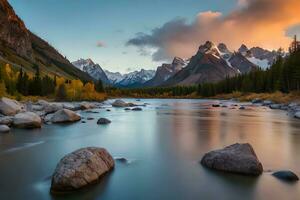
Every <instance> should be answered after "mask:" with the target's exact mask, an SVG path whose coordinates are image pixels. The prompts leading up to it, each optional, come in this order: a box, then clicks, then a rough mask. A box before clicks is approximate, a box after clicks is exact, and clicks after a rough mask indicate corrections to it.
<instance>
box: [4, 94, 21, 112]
mask: <svg viewBox="0 0 300 200" xmlns="http://www.w3.org/2000/svg"><path fill="white" fill-rule="evenodd" d="M23 108H24V107H23V105H22V104H20V103H19V102H18V101H15V100H12V99H9V98H6V97H2V98H1V100H0V113H2V114H3V115H9V116H11V115H15V114H17V113H18V112H20V111H21V110H22V109H23Z"/></svg>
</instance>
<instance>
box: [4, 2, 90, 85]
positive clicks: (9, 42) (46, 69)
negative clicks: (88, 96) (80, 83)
mask: <svg viewBox="0 0 300 200" xmlns="http://www.w3.org/2000/svg"><path fill="white" fill-rule="evenodd" d="M0 24H1V26H0V60H2V62H5V61H9V62H11V63H14V64H15V65H13V66H22V67H23V68H24V69H25V71H28V72H31V73H34V71H35V70H34V67H35V65H38V66H39V67H40V71H41V73H42V74H48V75H55V74H56V75H58V76H62V77H65V78H68V79H73V78H79V79H81V80H84V81H90V80H92V78H91V77H90V76H89V75H87V74H86V73H84V72H82V71H80V70H78V69H77V68H76V67H74V66H73V65H72V64H71V63H70V62H69V61H68V60H67V59H66V58H65V57H64V56H62V55H61V54H60V53H59V52H58V51H57V50H55V49H54V48H53V47H52V46H51V45H49V44H48V43H47V42H46V41H44V40H43V39H41V38H39V37H38V36H36V35H35V34H33V33H31V32H30V31H29V30H28V29H27V28H26V26H25V24H24V22H23V21H22V20H21V19H20V18H19V17H18V16H17V15H16V14H15V12H14V10H13V8H12V7H11V6H10V4H9V3H8V2H7V0H0Z"/></svg>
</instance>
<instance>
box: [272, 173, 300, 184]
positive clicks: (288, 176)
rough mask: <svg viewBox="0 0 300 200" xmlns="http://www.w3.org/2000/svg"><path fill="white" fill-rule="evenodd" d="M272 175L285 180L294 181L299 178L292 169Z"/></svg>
mask: <svg viewBox="0 0 300 200" xmlns="http://www.w3.org/2000/svg"><path fill="white" fill-rule="evenodd" d="M272 175H273V176H275V177H276V178H278V179H280V180H283V181H289V182H294V181H298V180H299V178H298V176H297V175H296V174H295V173H294V172H292V171H278V172H274V173H273V174H272Z"/></svg>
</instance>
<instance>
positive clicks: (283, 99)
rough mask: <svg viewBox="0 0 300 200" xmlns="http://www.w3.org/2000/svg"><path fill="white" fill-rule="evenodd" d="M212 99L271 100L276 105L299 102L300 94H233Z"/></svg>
mask: <svg viewBox="0 0 300 200" xmlns="http://www.w3.org/2000/svg"><path fill="white" fill-rule="evenodd" d="M213 98H216V99H231V98H236V99H238V100H240V101H251V100H253V99H256V98H259V99H263V100H271V101H273V102H276V103H290V102H300V92H291V93H288V94H285V93H282V92H274V93H259V94H258V93H241V92H234V93H231V94H221V95H217V96H215V97H213Z"/></svg>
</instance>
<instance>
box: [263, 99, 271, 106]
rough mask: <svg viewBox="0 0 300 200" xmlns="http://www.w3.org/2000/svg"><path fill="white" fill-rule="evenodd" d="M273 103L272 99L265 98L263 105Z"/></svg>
mask: <svg viewBox="0 0 300 200" xmlns="http://www.w3.org/2000/svg"><path fill="white" fill-rule="evenodd" d="M271 104H273V102H272V101H270V100H265V101H263V106H269V105H271Z"/></svg>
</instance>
